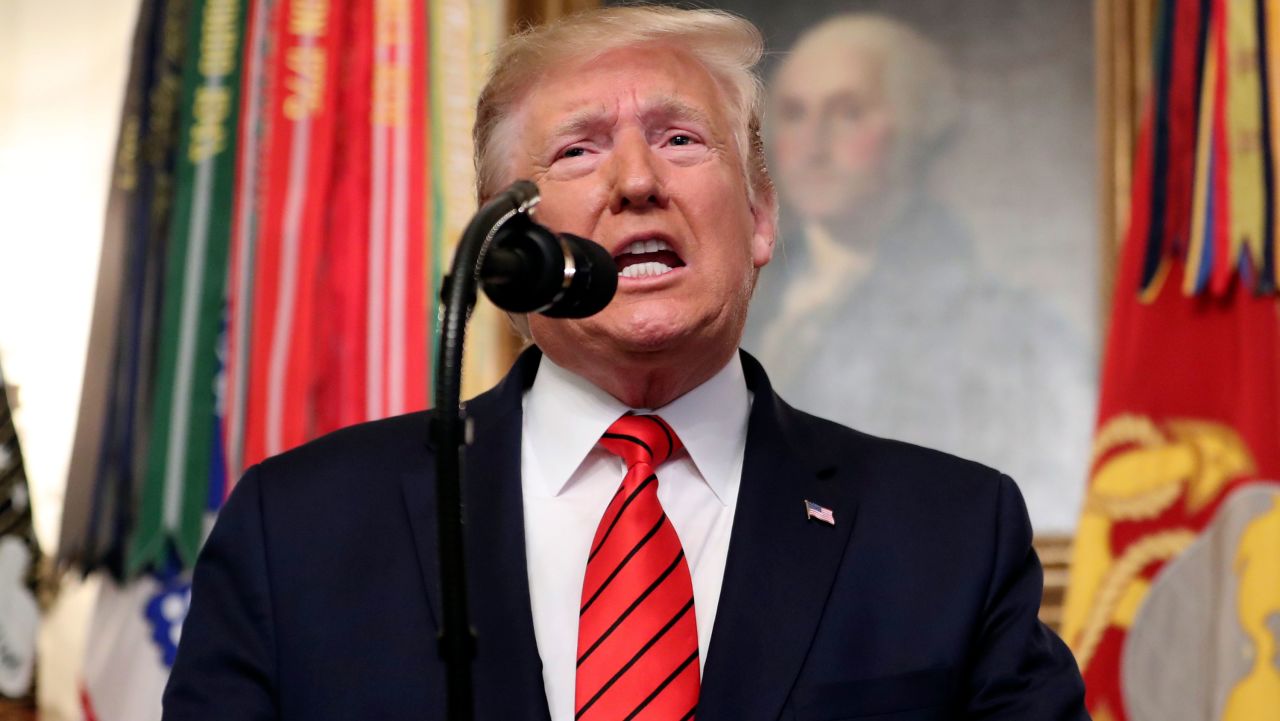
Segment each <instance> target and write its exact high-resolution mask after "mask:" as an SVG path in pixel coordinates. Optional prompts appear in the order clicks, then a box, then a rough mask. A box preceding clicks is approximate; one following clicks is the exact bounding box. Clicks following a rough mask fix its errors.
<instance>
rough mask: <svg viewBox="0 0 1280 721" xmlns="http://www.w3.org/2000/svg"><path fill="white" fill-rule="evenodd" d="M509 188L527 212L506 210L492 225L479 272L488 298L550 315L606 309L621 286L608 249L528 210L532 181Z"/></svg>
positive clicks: (509, 308) (514, 308) (512, 307)
mask: <svg viewBox="0 0 1280 721" xmlns="http://www.w3.org/2000/svg"><path fill="white" fill-rule="evenodd" d="M517 186H519V187H518V188H517ZM530 188H532V191H530ZM507 193H512V194H513V197H514V194H515V193H519V195H520V198H521V201H522V202H520V203H519V205H520V206H521V207H523V208H524V209H525V212H515V213H514V214H511V215H509V216H507V217H506V219H505V222H502V221H500V223H501V224H500V225H498V226H497V227H496V228H495V229H494V231H493V238H492V240H491V241H490V242H489V248H488V251H487V252H486V253H485V256H484V259H483V260H482V261H481V264H480V272H479V280H480V285H481V287H483V288H484V292H485V295H488V296H489V300H491V301H493V304H494V305H496V306H498V307H499V308H502V309H503V310H506V311H510V312H513V313H541V314H543V315H545V316H547V317H550V318H586V317H588V316H591V315H595V314H596V313H599V312H600V311H602V310H604V307H605V306H607V305H608V304H609V301H611V300H613V295H614V293H615V292H616V291H617V289H618V266H617V264H616V263H615V262H614V261H613V256H611V255H609V251H607V250H605V249H604V248H603V247H602V246H600V245H599V244H598V243H595V242H593V241H590V240H587V239H586V238H580V237H578V236H576V235H570V234H568V233H560V234H556V233H553V232H551V230H549V229H548V228H547V227H546V226H543V225H541V224H539V223H537V222H535V221H534V220H533V218H532V217H530V214H529V212H527V209H528V208H529V207H531V206H532V205H533V204H534V203H536V202H537V197H538V196H537V186H535V185H533V183H528V182H527V181H521V182H519V183H517V184H516V185H514V186H512V188H511V189H509V190H508V191H507ZM531 193H532V194H531ZM504 195H506V193H504Z"/></svg>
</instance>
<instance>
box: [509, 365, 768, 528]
mask: <svg viewBox="0 0 1280 721" xmlns="http://www.w3.org/2000/svg"><path fill="white" fill-rule="evenodd" d="M750 410H751V394H750V392H749V391H748V390H747V382H746V376H745V375H744V374H743V371H742V359H741V358H740V357H739V355H738V354H737V353H734V354H733V357H732V358H731V359H730V360H729V362H728V363H726V364H725V366H724V367H723V368H721V369H720V371H719V372H717V373H716V374H715V375H713V376H712V377H711V378H709V379H708V380H707V381H705V382H704V383H703V384H702V385H700V386H698V387H697V388H694V389H693V390H691V391H689V392H688V393H685V394H684V395H682V396H680V397H679V398H677V399H676V400H674V401H672V402H671V403H669V404H667V405H666V406H663V407H662V408H659V409H656V410H652V411H651V410H648V409H639V408H630V407H628V406H626V405H625V404H623V403H622V402H621V401H619V400H618V399H616V398H614V397H613V396H611V395H609V394H608V393H606V392H605V391H603V390H601V389H599V388H597V387H596V386H594V385H592V384H591V383H590V382H588V381H587V380H586V379H585V378H583V377H581V376H579V375H577V374H575V373H573V372H571V371H568V370H566V369H564V368H562V367H560V366H558V365H556V364H555V363H554V362H552V360H551V359H550V358H547V357H546V356H545V355H544V356H543V358H542V362H541V363H540V364H539V366H538V374H537V376H536V377H535V378H534V381H533V385H532V386H531V387H530V388H529V390H528V391H527V392H526V393H525V396H524V433H525V434H527V436H528V439H529V441H530V442H531V446H530V448H531V450H532V452H533V454H534V456H535V457H536V459H537V464H538V468H539V469H540V470H541V476H542V478H543V481H544V482H545V483H546V484H547V487H546V490H547V491H548V492H549V493H551V494H552V495H557V496H558V495H560V493H561V492H563V491H564V488H565V485H566V484H568V482H569V479H570V478H571V477H572V476H573V473H574V471H576V470H577V469H578V467H579V466H580V465H582V462H583V461H584V460H585V459H586V457H587V454H588V453H590V452H591V449H593V448H594V447H595V445H596V443H597V442H599V440H600V436H602V435H604V432H605V430H607V429H608V428H609V426H610V425H611V424H612V423H613V422H614V421H615V420H617V419H618V417H620V416H621V415H622V414H624V413H626V412H628V411H632V412H635V413H657V414H658V415H660V416H662V419H663V420H665V421H666V422H667V423H668V424H669V425H670V426H671V427H672V428H673V429H674V430H675V432H676V435H678V436H679V437H680V440H681V442H682V443H684V447H685V449H686V450H687V451H688V453H689V457H690V458H691V459H692V460H693V464H694V466H696V467H697V469H698V472H699V473H700V474H701V475H702V477H703V479H704V480H705V481H706V482H707V485H708V486H709V487H710V488H711V490H712V492H713V493H715V494H716V498H717V499H719V500H720V502H721V503H722V504H724V503H726V499H727V498H728V492H729V489H730V487H731V486H732V485H733V484H735V483H737V481H738V479H737V478H735V477H734V476H735V475H736V474H740V473H741V460H742V457H743V452H744V450H745V448H746V444H747V418H748V416H749V414H750Z"/></svg>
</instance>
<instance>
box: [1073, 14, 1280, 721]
mask: <svg viewBox="0 0 1280 721" xmlns="http://www.w3.org/2000/svg"><path fill="white" fill-rule="evenodd" d="M1273 12H1274V11H1273V10H1272V9H1271V8H1270V7H1265V8H1264V5H1263V3H1261V2H1257V1H1256V0H1166V1H1165V2H1163V3H1160V4H1159V7H1158V13H1159V15H1158V17H1159V27H1160V31H1159V33H1158V40H1157V51H1156V53H1155V57H1156V62H1157V65H1158V67H1157V68H1156V73H1155V75H1154V76H1153V77H1155V78H1157V82H1156V88H1155V91H1154V93H1153V96H1152V99H1151V100H1150V101H1149V102H1148V104H1147V106H1146V112H1145V113H1144V119H1143V123H1142V127H1141V132H1140V137H1139V143H1138V155H1137V158H1136V161H1135V178H1134V182H1133V196H1132V200H1131V209H1130V227H1129V232H1128V235H1127V236H1126V238H1125V241H1124V247H1123V250H1122V254H1121V257H1120V262H1119V268H1118V274H1117V280H1116V288H1115V296H1114V300H1113V305H1112V316H1111V326H1110V330H1109V333H1108V338H1107V347H1106V355H1105V360H1104V366H1103V373H1102V386H1101V398H1100V401H1099V414H1098V424H1097V427H1096V431H1095V437H1094V444H1093V450H1092V458H1091V459H1090V478H1089V486H1088V492H1087V495H1086V500H1085V507H1084V509H1083V512H1082V514H1081V517H1080V523H1079V527H1078V529H1077V535H1076V539H1075V546H1074V551H1073V558H1072V564H1071V576H1070V585H1069V587H1068V592H1067V597H1066V604H1065V608H1064V615H1063V629H1062V632H1063V636H1064V638H1065V639H1066V641H1067V643H1068V644H1070V646H1071V648H1072V650H1073V651H1074V652H1075V654H1076V658H1077V661H1078V662H1079V664H1080V667H1081V671H1082V673H1083V674H1084V678H1085V684H1086V702H1087V705H1088V707H1089V710H1090V712H1091V714H1092V716H1093V718H1094V719H1096V720H1097V721H1124V720H1126V719H1128V720H1133V721H1146V720H1156V719H1159V720H1160V721H1180V720H1182V719H1186V720H1188V721H1189V720H1190V719H1201V720H1203V719H1221V720H1223V721H1237V720H1240V719H1249V720H1250V721H1265V720H1266V719H1280V683H1278V682H1277V681H1278V680H1280V662H1278V661H1277V656H1276V648H1277V645H1276V644H1277V634H1276V631H1275V630H1274V618H1275V614H1276V613H1280V305H1278V303H1277V298H1276V295H1275V293H1274V289H1275V286H1274V283H1273V282H1271V279H1269V278H1268V276H1267V272H1268V271H1269V266H1268V263H1270V262H1271V261H1270V260H1268V258H1269V257H1270V256H1271V254H1272V253H1273V252H1274V250H1273V247H1274V242H1275V233H1274V230H1273V227H1272V226H1273V223H1274V206H1273V203H1272V197H1273V195H1274V188H1273V187H1272V185H1271V184H1272V180H1271V178H1272V177H1273V175H1274V168H1273V165H1274V162H1275V158H1274V156H1273V154H1272V153H1271V150H1270V142H1269V141H1268V140H1267V138H1269V136H1270V134H1271V132H1272V129H1271V128H1272V126H1271V119H1270V117H1271V116H1270V114H1269V110H1268V104H1269V103H1270V102H1271V101H1270V100H1269V99H1268V98H1270V97H1273V95H1274V83H1275V81H1276V79H1275V77H1274V75H1272V76H1268V75H1267V73H1266V68H1267V63H1268V62H1269V60H1268V59H1267V58H1266V56H1265V55H1264V53H1273V52H1275V50H1276V44H1275V42H1273V40H1272V38H1271V37H1270V36H1268V35H1267V33H1266V32H1265V28H1266V27H1268V22H1269V16H1270V14H1271V13H1273ZM1196 37H1199V38H1200V41H1198V42H1197V43H1192V45H1193V47H1196V48H1197V51H1196V52H1198V53H1199V57H1198V58H1194V59H1193V60H1188V58H1187V57H1186V54H1187V53H1188V52H1189V51H1188V49H1187V48H1186V47H1183V46H1177V47H1173V46H1171V44H1174V43H1175V42H1176V41H1175V39H1176V38H1182V39H1183V42H1184V43H1185V42H1187V40H1188V39H1191V38H1196ZM1179 53H1181V54H1182V55H1179ZM1166 63H1167V64H1170V65H1169V68H1168V70H1169V72H1165V70H1166V68H1165V67H1164V64H1166ZM1170 83H1172V84H1178V87H1176V88H1175V87H1164V88H1162V84H1170ZM1192 97H1194V98H1196V101H1195V102H1194V103H1193V102H1188V101H1187V99H1188V98H1192ZM1171 98H1181V100H1180V101H1179V102H1178V103H1174V102H1172V101H1171V100H1170V99H1171ZM1170 128H1175V129H1176V130H1175V131H1171V130H1170ZM1170 136H1177V137H1179V138H1184V139H1185V138H1194V139H1195V140H1194V143H1188V142H1182V141H1179V142H1170V141H1169V137H1170ZM1177 169H1184V170H1182V171H1179V170H1177ZM1185 169H1191V177H1190V182H1189V183H1188V181H1187V179H1186V177H1185V176H1184V175H1181V174H1180V173H1182V172H1185ZM1175 181H1176V182H1175ZM1180 229H1186V232H1187V234H1188V235H1187V236H1186V237H1182V236H1180V232H1182V231H1181V230H1180Z"/></svg>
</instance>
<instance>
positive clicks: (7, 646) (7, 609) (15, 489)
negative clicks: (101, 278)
mask: <svg viewBox="0 0 1280 721" xmlns="http://www.w3.org/2000/svg"><path fill="white" fill-rule="evenodd" d="M39 558H40V546H39V544H38V543H37V542H36V536H35V528H34V525H33V523H32V518H31V492H30V488H29V487H28V485H27V475H26V470H25V468H24V466H23V464H22V444H20V443H19V442H18V432H17V429H16V428H14V425H13V404H12V403H11V402H10V400H9V391H8V388H7V387H6V386H5V381H4V369H3V368H0V609H4V613H2V614H0V650H3V651H4V657H3V663H0V696H6V697H8V698H25V697H29V696H30V695H31V692H32V691H33V690H34V687H33V684H32V681H33V679H34V673H35V660H36V658H35V656H36V653H35V652H36V631H37V628H38V625H39V621H40V612H39V607H38V606H37V605H36V598H35V590H36V562H37V561H38V560H39Z"/></svg>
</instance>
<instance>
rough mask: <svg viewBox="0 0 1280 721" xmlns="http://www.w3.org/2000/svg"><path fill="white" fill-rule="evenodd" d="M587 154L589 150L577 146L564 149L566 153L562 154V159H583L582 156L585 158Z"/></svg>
mask: <svg viewBox="0 0 1280 721" xmlns="http://www.w3.org/2000/svg"><path fill="white" fill-rule="evenodd" d="M586 154H587V149H586V148H583V147H580V146H577V145H575V146H573V147H570V148H565V149H564V151H562V152H561V153H560V157H562V158H581V157H582V156H584V155H586Z"/></svg>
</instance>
